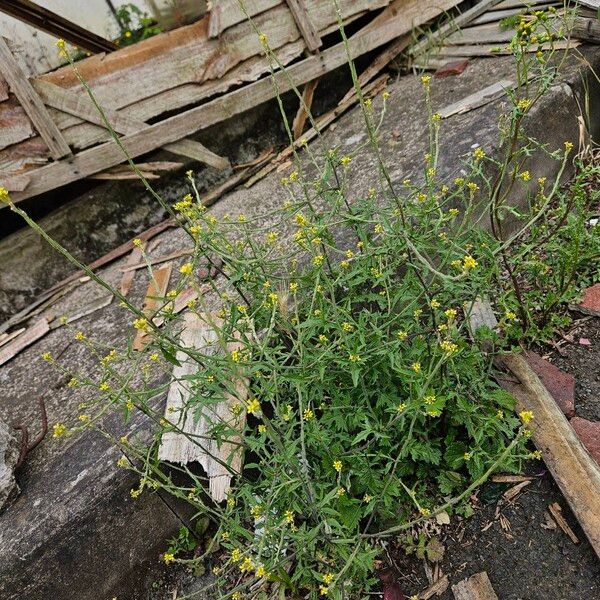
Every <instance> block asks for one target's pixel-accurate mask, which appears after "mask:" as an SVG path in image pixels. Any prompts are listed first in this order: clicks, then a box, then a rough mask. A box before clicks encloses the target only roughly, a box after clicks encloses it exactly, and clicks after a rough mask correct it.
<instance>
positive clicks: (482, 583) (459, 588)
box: [452, 571, 498, 600]
mask: <svg viewBox="0 0 600 600" xmlns="http://www.w3.org/2000/svg"><path fill="white" fill-rule="evenodd" d="M452 593H453V594H454V598H455V600H498V596H497V595H496V592H495V591H494V588H493V587H492V582H491V581H490V578H489V577H488V574H487V573H486V572H485V571H482V572H481V573H476V574H475V575H473V576H472V577H469V578H468V579H463V580H462V581H459V582H458V583H457V584H456V585H453V586H452Z"/></svg>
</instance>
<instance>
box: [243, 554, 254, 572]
mask: <svg viewBox="0 0 600 600" xmlns="http://www.w3.org/2000/svg"><path fill="white" fill-rule="evenodd" d="M253 569H254V563H253V562H252V559H251V558H250V557H249V556H247V557H246V558H245V559H244V560H243V561H242V564H241V565H240V571H241V572H242V573H245V572H246V571H252V570H253Z"/></svg>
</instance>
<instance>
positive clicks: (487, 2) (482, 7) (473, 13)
mask: <svg viewBox="0 0 600 600" xmlns="http://www.w3.org/2000/svg"><path fill="white" fill-rule="evenodd" d="M499 3H500V0H482V1H481V2H479V3H477V4H476V5H475V6H473V8H470V9H469V10H467V11H465V12H464V13H462V14H460V15H458V16H456V17H454V18H452V19H451V20H450V21H449V22H448V23H446V25H443V26H442V27H439V28H438V29H436V30H435V32H434V33H432V34H431V35H428V36H427V37H426V38H425V39H423V40H421V41H420V42H417V43H416V44H414V45H413V46H412V47H411V48H410V49H409V53H410V54H411V55H412V56H418V55H419V54H421V53H423V52H425V51H426V50H428V49H429V48H431V47H432V46H435V45H436V44H439V43H441V42H442V41H443V40H444V38H446V37H447V36H448V35H450V34H452V33H454V32H455V31H456V30H457V29H460V28H461V27H464V26H465V25H467V24H468V23H470V22H471V21H472V20H473V19H476V18H477V17H478V16H479V15H482V14H483V13H484V12H486V11H488V10H489V9H490V8H492V7H494V6H495V5H496V4H499ZM449 8H450V7H449Z"/></svg>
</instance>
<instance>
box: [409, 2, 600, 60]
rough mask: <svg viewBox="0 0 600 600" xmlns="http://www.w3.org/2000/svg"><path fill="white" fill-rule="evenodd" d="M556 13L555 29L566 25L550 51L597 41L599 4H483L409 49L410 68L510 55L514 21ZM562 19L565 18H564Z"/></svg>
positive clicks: (599, 37)
mask: <svg viewBox="0 0 600 600" xmlns="http://www.w3.org/2000/svg"><path fill="white" fill-rule="evenodd" d="M550 7H554V8H555V9H556V23H557V29H558V28H560V27H562V26H564V25H565V24H566V25H567V28H568V31H566V32H565V36H566V37H567V38H568V39H566V40H562V41H558V42H554V44H553V48H554V49H556V50H562V49H566V48H574V47H576V46H578V45H579V43H580V42H581V41H587V42H593V43H598V42H599V41H600V20H598V9H599V8H600V0H584V1H583V2H579V3H575V2H572V3H571V5H569V3H567V6H566V7H565V2H564V1H563V0H529V1H528V2H523V0H483V1H482V2H480V3H478V4H477V5H475V7H474V9H472V10H470V11H467V12H466V13H463V15H461V16H459V17H457V18H456V19H455V20H454V21H453V22H452V23H450V26H449V27H448V28H446V30H445V31H441V30H440V31H437V32H435V33H434V34H433V35H432V37H431V38H429V39H427V40H424V42H422V43H421V44H417V47H416V48H413V50H412V52H411V54H412V55H413V56H414V63H413V66H415V67H417V68H421V69H439V68H440V67H442V66H444V65H445V64H447V63H449V62H459V61H462V60H468V59H470V58H473V57H494V56H503V55H508V54H511V50H510V49H509V48H508V44H509V42H510V41H511V40H512V39H513V37H514V36H515V33H516V30H515V28H514V20H515V18H517V17H518V16H519V15H521V14H526V13H531V11H532V10H547V9H548V8H550ZM565 17H566V18H565ZM549 47H550V46H549V44H542V45H541V46H538V45H533V44H532V45H531V46H530V47H529V48H528V51H529V52H537V51H538V49H542V50H548V49H549Z"/></svg>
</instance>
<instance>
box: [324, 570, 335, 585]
mask: <svg viewBox="0 0 600 600" xmlns="http://www.w3.org/2000/svg"><path fill="white" fill-rule="evenodd" d="M334 579H335V575H334V574H333V573H326V574H325V575H323V583H324V584H325V585H331V584H332V583H333V580H334Z"/></svg>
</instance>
